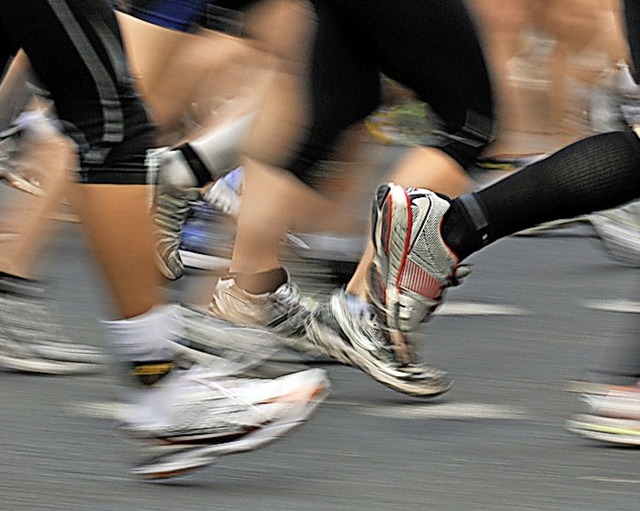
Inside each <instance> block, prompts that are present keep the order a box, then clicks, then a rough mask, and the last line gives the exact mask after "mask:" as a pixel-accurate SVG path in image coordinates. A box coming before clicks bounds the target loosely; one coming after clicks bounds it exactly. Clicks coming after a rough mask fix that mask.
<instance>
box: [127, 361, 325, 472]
mask: <svg viewBox="0 0 640 511" xmlns="http://www.w3.org/2000/svg"><path fill="white" fill-rule="evenodd" d="M165 380H166V381H165ZM329 389H330V383H329V380H328V378H327V375H326V373H325V372H324V371H322V370H320V369H310V370H306V371H302V372H298V373H293V374H289V375H285V376H281V377H279V378H274V379H257V378H244V377H238V376H224V377H222V376H220V375H219V374H218V373H216V371H214V370H210V369H203V368H199V367H194V368H191V369H189V370H187V371H176V372H175V373H173V374H170V375H169V376H167V377H166V378H165V379H164V380H161V381H160V382H159V383H157V384H156V385H154V386H153V387H150V388H145V389H140V390H139V392H138V393H137V396H136V399H135V401H136V402H134V403H133V406H131V407H129V408H128V412H127V416H126V417H124V418H123V424H122V426H121V429H122V431H123V432H124V433H125V434H127V435H128V436H130V437H131V438H132V440H133V441H134V443H135V445H136V447H137V448H138V450H139V455H140V457H141V458H142V462H140V463H139V464H138V465H137V466H135V467H134V468H133V470H132V472H133V474H134V475H136V476H138V477H141V478H144V479H148V480H158V479H166V478H170V477H176V476H181V475H184V474H187V473H190V472H192V471H194V470H196V469H199V468H203V467H206V466H208V465H211V464H212V463H214V462H215V461H216V460H217V458H218V457H220V456H225V455H229V454H237V453H241V452H246V451H251V450H254V449H258V448H259V447H262V446H264V445H266V444H268V443H271V442H273V441H274V440H277V439H279V438H281V437H282V436H284V435H285V434H286V433H287V432H289V431H290V430H291V429H292V428H294V427H296V426H298V425H300V424H302V423H303V422H304V421H306V420H307V419H308V418H309V417H310V415H311V414H312V413H313V411H314V410H315V409H316V408H317V407H318V405H319V404H320V403H321V402H322V401H323V400H324V399H325V398H326V396H327V395H328V393H329Z"/></svg>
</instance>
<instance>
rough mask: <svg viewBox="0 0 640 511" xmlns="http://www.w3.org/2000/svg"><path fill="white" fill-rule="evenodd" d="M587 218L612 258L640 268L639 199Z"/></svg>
mask: <svg viewBox="0 0 640 511" xmlns="http://www.w3.org/2000/svg"><path fill="white" fill-rule="evenodd" d="M589 220H590V221H591V223H592V224H593V227H594V229H595V230H596V233H598V236H599V237H600V239H601V240H602V243H603V244H604V247H605V249H606V250H607V252H609V254H611V256H612V257H613V258H614V259H616V260H617V261H619V262H621V263H623V264H625V265H627V266H631V267H634V268H640V201H635V202H632V203H630V204H627V205H626V206H623V207H621V208H616V209H609V210H607V211H602V212H600V213H595V214H593V215H590V216H589Z"/></svg>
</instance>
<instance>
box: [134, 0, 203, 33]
mask: <svg viewBox="0 0 640 511" xmlns="http://www.w3.org/2000/svg"><path fill="white" fill-rule="evenodd" d="M208 3H209V1H208V0H138V1H132V2H129V14H131V15H132V16H134V17H136V18H138V19H141V20H143V21H147V22H149V23H153V24H154V25H158V26H159V27H164V28H169V29H172V30H179V31H180V32H190V31H192V30H193V29H194V27H195V26H196V25H198V23H199V21H200V20H201V19H202V17H203V16H204V13H205V11H206V7H207V4H208Z"/></svg>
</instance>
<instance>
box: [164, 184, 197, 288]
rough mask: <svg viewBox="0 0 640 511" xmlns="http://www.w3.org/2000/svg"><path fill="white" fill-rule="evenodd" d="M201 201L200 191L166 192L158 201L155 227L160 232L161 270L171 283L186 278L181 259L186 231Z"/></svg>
mask: <svg viewBox="0 0 640 511" xmlns="http://www.w3.org/2000/svg"><path fill="white" fill-rule="evenodd" d="M199 197H200V192H199V191H198V190H196V189H190V190H185V191H177V190H173V191H165V192H162V193H160V194H158V196H157V197H156V204H155V211H154V213H153V223H154V228H155V232H156V254H157V258H156V260H157V264H158V268H159V269H160V271H161V272H162V274H163V275H164V276H165V277H166V278H167V279H169V280H177V279H179V278H180V277H182V275H183V274H184V264H183V262H182V259H181V258H180V252H179V250H178V249H179V248H180V238H181V236H182V227H183V225H184V223H185V221H186V220H187V216H188V215H189V212H190V211H191V209H192V208H193V206H194V205H195V203H196V201H197V200H198V198H199Z"/></svg>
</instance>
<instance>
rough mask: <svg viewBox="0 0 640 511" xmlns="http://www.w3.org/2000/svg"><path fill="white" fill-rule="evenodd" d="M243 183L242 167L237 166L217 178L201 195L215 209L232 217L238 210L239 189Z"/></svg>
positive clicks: (239, 200) (239, 201)
mask: <svg viewBox="0 0 640 511" xmlns="http://www.w3.org/2000/svg"><path fill="white" fill-rule="evenodd" d="M243 183H244V169H243V168H242V167H238V168H237V169H235V170H232V171H231V172H229V173H228V174H225V175H224V176H222V177H221V178H220V179H218V180H217V181H216V182H215V183H213V186H211V188H209V190H208V191H207V192H206V193H205V194H204V195H203V196H202V199H203V200H204V201H205V202H207V203H208V204H210V205H211V206H212V207H213V208H214V209H215V210H216V211H220V212H222V213H224V214H225V215H230V216H233V217H236V216H238V212H239V211H240V203H241V201H242V199H241V190H242V185H243Z"/></svg>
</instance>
